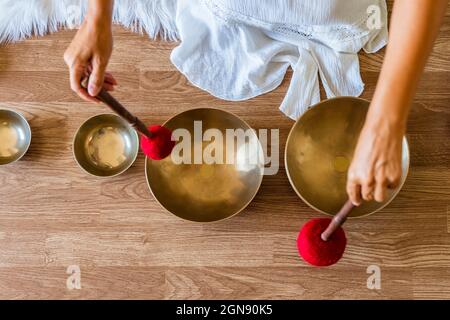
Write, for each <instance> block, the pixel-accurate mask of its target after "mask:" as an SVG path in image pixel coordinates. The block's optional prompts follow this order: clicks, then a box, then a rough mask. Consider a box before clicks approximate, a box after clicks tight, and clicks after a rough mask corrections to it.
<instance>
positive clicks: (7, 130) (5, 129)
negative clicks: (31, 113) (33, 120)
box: [0, 109, 31, 166]
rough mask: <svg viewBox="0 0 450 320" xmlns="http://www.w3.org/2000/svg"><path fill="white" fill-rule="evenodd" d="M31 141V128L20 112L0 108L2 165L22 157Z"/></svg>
mask: <svg viewBox="0 0 450 320" xmlns="http://www.w3.org/2000/svg"><path fill="white" fill-rule="evenodd" d="M30 143H31V128H30V125H29V124H28V122H27V120H26V119H25V118H24V117H23V116H22V115H21V114H19V113H17V112H15V111H12V110H8V109H0V166H1V165H6V164H10V163H13V162H16V161H18V160H19V159H21V158H22V157H23V156H24V155H25V154H26V153H27V151H28V148H29V147H30Z"/></svg>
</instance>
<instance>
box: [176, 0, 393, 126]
mask: <svg viewBox="0 0 450 320" xmlns="http://www.w3.org/2000/svg"><path fill="white" fill-rule="evenodd" d="M176 25H177V28H178V34H179V38H180V39H181V44H180V45H179V46H178V47H176V48H175V49H174V50H173V52H172V55H171V60H172V62H173V64H174V65H175V66H176V67H177V68H178V69H179V70H180V71H181V72H182V73H183V74H184V75H186V77H187V78H188V79H189V80H190V81H191V82H192V83H193V84H195V85H196V86H198V87H200V88H201V89H203V90H206V91H208V92H209V93H211V94H212V95H214V96H216V97H218V98H221V99H225V100H233V101H239V100H244V99H249V98H252V97H255V96H257V95H260V94H263V93H266V92H268V91H271V90H273V89H275V88H276V87H278V86H279V85H280V83H281V82H282V80H283V78H284V76H285V74H286V71H287V69H288V67H289V66H290V67H292V69H293V70H294V73H293V77H292V80H291V84H290V87H289V89H288V92H287V94H286V97H285V98H284V100H283V102H282V104H281V106H280V109H281V111H283V112H284V113H285V114H286V115H287V116H289V117H291V118H292V119H297V118H298V117H299V116H300V115H302V114H303V113H304V112H305V111H306V110H307V108H308V107H309V106H311V105H313V104H316V103H318V102H319V101H320V94H319V75H320V79H321V81H322V83H323V86H324V88H325V92H326V95H327V97H329V98H331V97H335V96H343V95H349V96H359V95H360V94H361V93H362V91H363V90H364V83H363V82H362V80H361V76H360V73H359V60H358V55H357V53H358V51H360V50H361V49H362V48H363V49H364V50H365V51H366V52H375V51H378V50H379V49H381V48H382V47H384V46H385V45H386V43H387V9H386V2H385V0H277V1H275V0H179V1H178V4H177V15H176ZM374 27H377V28H374Z"/></svg>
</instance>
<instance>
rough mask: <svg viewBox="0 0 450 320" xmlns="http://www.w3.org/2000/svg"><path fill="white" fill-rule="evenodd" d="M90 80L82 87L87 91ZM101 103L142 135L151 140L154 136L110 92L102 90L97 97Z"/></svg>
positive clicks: (83, 82) (85, 80)
mask: <svg viewBox="0 0 450 320" xmlns="http://www.w3.org/2000/svg"><path fill="white" fill-rule="evenodd" d="M88 82H89V79H88V78H85V79H84V80H83V81H82V82H81V86H82V87H83V88H85V89H87V86H88ZM96 98H97V99H99V100H100V101H101V102H103V103H104V104H106V105H107V106H108V107H109V108H110V109H111V110H112V111H113V112H115V113H116V114H117V115H119V116H120V117H122V118H123V119H125V120H126V121H128V123H129V124H130V125H131V126H132V127H133V128H134V129H135V130H136V131H137V132H139V133H140V134H142V135H144V136H146V137H147V138H149V139H151V138H152V137H153V134H152V133H151V132H150V131H149V130H148V129H147V126H146V125H145V124H144V123H143V122H142V121H141V120H139V118H138V117H136V116H134V115H133V114H132V113H131V112H130V111H128V110H127V108H125V107H124V106H123V105H122V104H121V103H120V102H119V101H117V100H116V99H115V98H114V97H113V96H112V95H111V94H109V92H108V91H106V90H105V89H103V88H102V89H101V90H100V92H99V94H98V95H97V96H96Z"/></svg>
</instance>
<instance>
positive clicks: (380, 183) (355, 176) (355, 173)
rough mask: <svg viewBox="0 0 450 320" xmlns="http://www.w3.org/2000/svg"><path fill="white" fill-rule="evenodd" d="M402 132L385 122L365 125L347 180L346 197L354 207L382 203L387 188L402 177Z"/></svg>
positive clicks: (395, 184) (381, 120)
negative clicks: (364, 203) (368, 203)
mask: <svg viewBox="0 0 450 320" xmlns="http://www.w3.org/2000/svg"><path fill="white" fill-rule="evenodd" d="M403 135H404V129H403V128H402V126H399V125H396V124H393V123H390V121H389V120H388V119H387V118H381V119H379V120H370V117H369V118H368V120H367V121H366V123H365V125H364V127H363V129H362V131H361V134H360V137H359V140H358V143H357V146H356V149H355V154H354V156H353V160H352V163H351V165H350V167H349V170H348V176H347V193H348V196H349V199H350V200H351V201H352V202H353V204H354V205H357V206H358V205H360V204H361V202H362V200H365V201H371V200H376V201H378V202H382V201H384V200H385V197H386V191H387V189H388V188H395V187H396V186H398V184H399V182H400V179H401V176H402V142H403Z"/></svg>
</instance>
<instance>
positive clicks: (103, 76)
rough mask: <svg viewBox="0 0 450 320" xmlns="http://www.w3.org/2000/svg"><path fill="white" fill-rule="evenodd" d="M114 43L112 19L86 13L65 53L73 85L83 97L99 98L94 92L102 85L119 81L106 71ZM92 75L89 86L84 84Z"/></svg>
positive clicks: (93, 99)
mask: <svg viewBox="0 0 450 320" xmlns="http://www.w3.org/2000/svg"><path fill="white" fill-rule="evenodd" d="M112 47H113V39H112V30H111V22H110V21H109V20H108V19H102V18H92V17H90V16H87V17H86V18H85V19H84V21H83V23H82V25H81V27H80V29H79V30H78V32H77V34H76V35H75V37H74V38H73V40H72V43H71V44H70V46H69V47H68V48H67V50H66V52H65V53H64V61H65V62H66V64H67V66H68V67H69V70H70V87H71V89H72V90H73V91H74V92H75V93H77V94H78V95H79V96H80V97H81V98H82V99H84V100H86V101H92V102H98V99H97V98H95V96H96V95H97V94H98V93H99V92H100V89H101V88H102V87H103V88H105V89H106V90H108V91H111V90H114V86H115V85H116V84H117V82H116V80H115V79H114V77H113V76H112V75H111V74H109V73H107V72H106V67H107V65H108V61H109V58H110V57H111V53H112ZM89 75H90V77H89V84H88V88H87V90H86V89H84V88H83V87H82V86H81V81H82V80H83V78H84V77H87V76H89Z"/></svg>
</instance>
